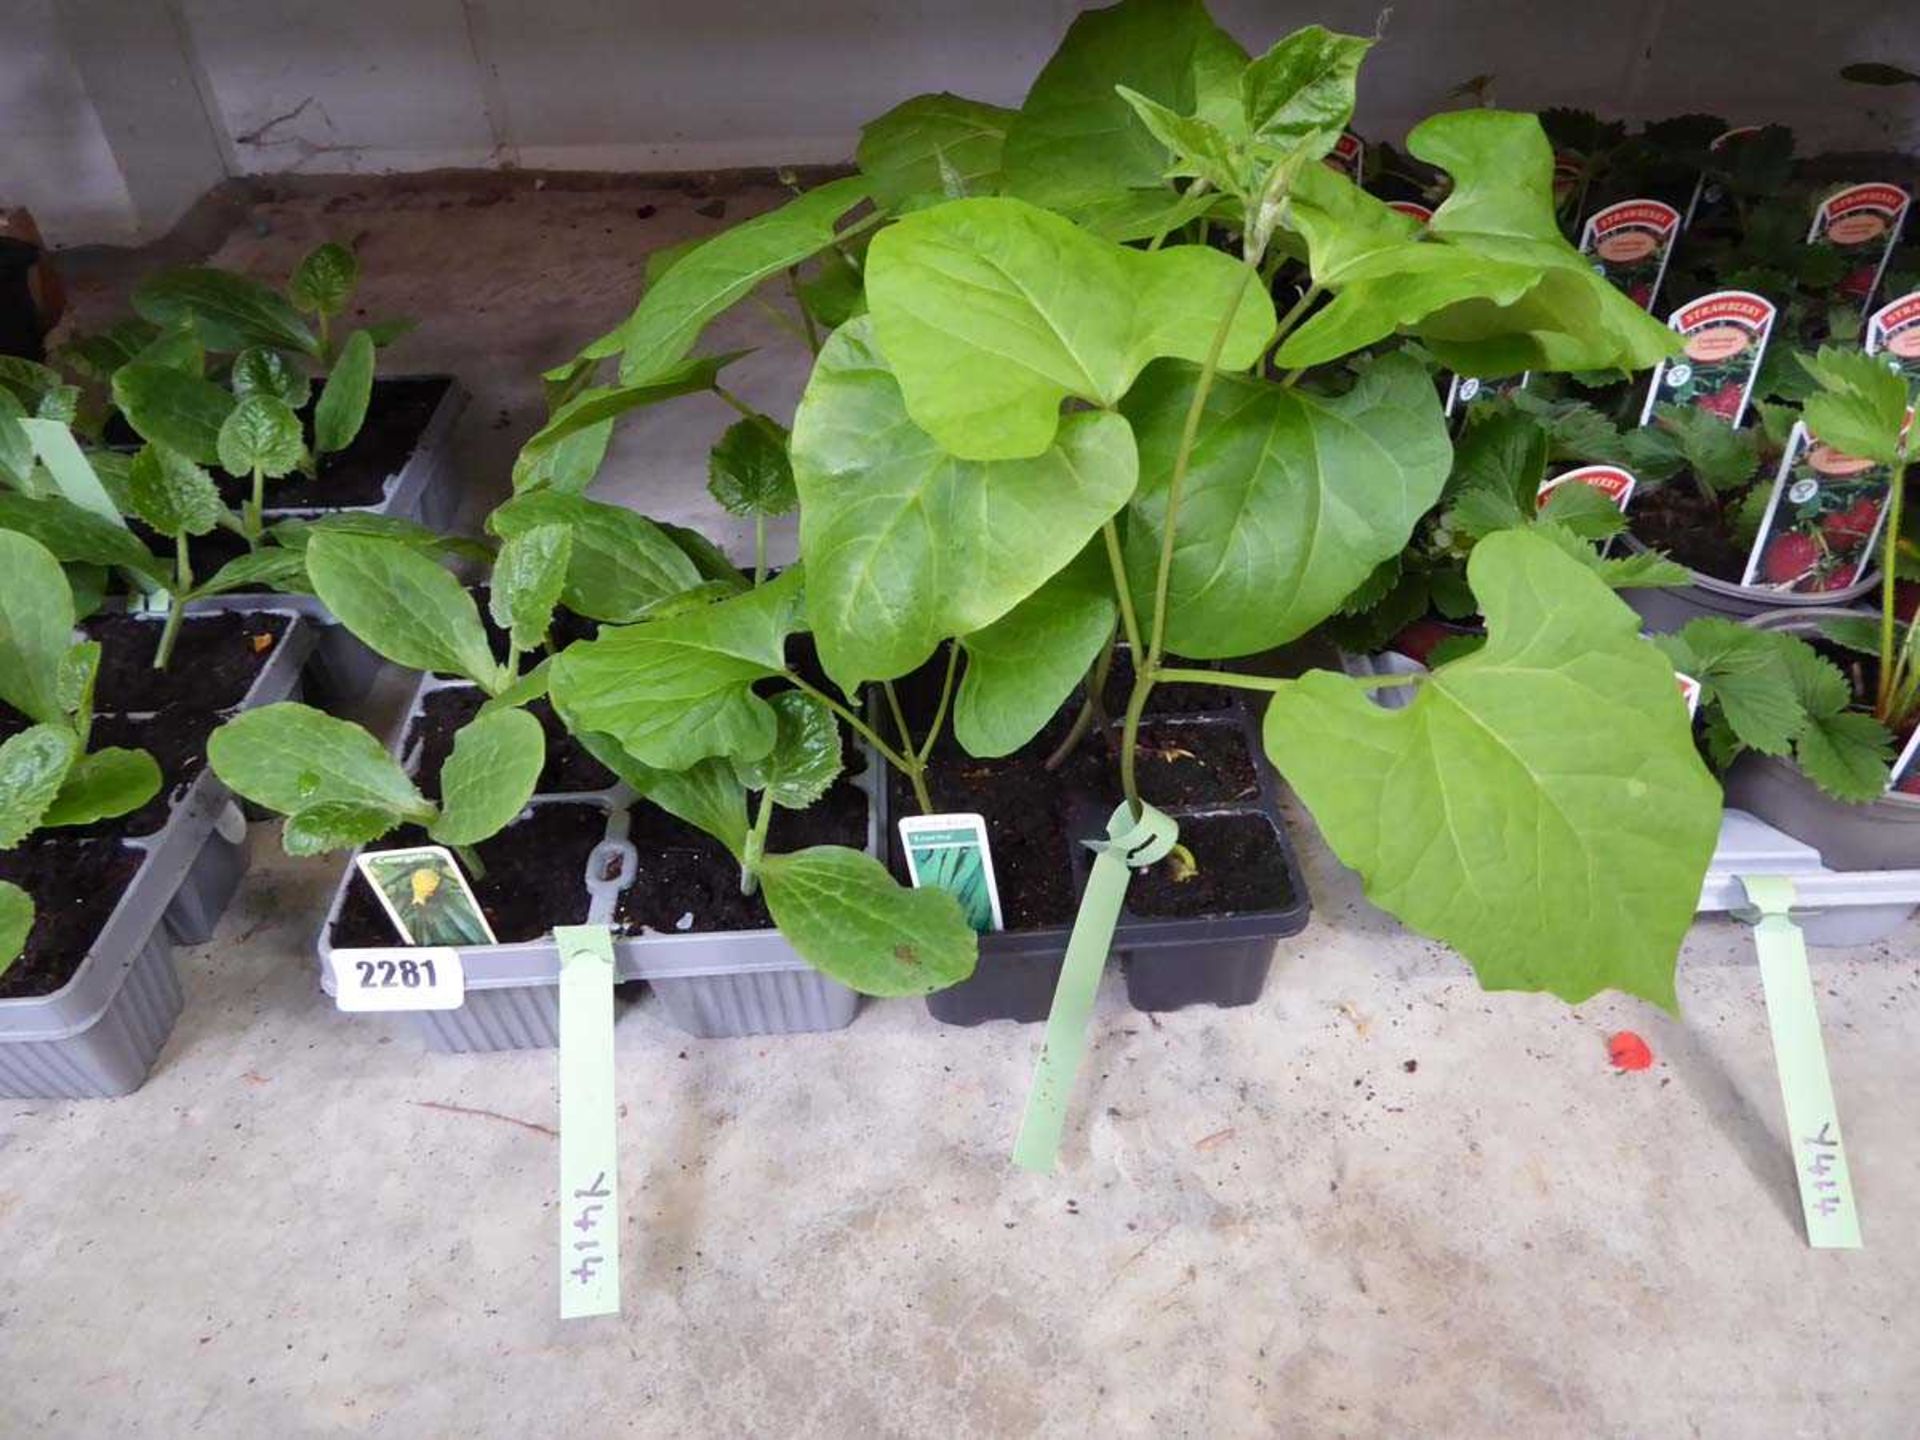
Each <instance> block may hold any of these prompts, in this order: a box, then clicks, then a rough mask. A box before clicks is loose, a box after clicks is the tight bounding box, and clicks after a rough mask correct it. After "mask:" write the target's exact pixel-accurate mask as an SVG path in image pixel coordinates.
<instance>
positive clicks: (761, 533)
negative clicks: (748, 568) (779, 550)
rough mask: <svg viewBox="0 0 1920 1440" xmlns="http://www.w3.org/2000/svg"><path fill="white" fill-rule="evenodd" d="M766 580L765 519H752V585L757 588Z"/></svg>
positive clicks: (757, 517)
mask: <svg viewBox="0 0 1920 1440" xmlns="http://www.w3.org/2000/svg"><path fill="white" fill-rule="evenodd" d="M766 578H767V517H766V516H764V515H755V516H754V517H753V583H754V584H755V585H756V586H757V585H759V584H760V582H761V581H763V580H765V579H766Z"/></svg>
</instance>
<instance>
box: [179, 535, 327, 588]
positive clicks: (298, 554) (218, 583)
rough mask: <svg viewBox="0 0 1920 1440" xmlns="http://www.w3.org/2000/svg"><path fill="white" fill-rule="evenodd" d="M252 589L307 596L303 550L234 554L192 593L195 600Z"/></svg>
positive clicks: (310, 585) (267, 547)
mask: <svg viewBox="0 0 1920 1440" xmlns="http://www.w3.org/2000/svg"><path fill="white" fill-rule="evenodd" d="M255 588H260V589H266V590H271V591H272V592H273V593H274V594H276V595H311V594H312V593H313V582H312V581H311V580H309V579H308V578H307V555H306V551H304V550H289V549H283V548H281V547H280V546H277V545H265V546H262V547H261V548H260V549H258V550H250V551H248V552H247V553H246V554H245V555H236V556H234V557H233V559H231V560H229V561H228V562H227V563H226V564H224V565H222V566H221V567H220V568H219V569H218V570H216V571H214V572H213V574H211V575H209V576H208V577H207V578H206V579H205V580H202V581H201V582H200V583H199V584H198V585H196V586H194V587H193V594H194V598H195V599H199V598H201V597H203V596H208V595H226V594H230V593H232V592H233V591H235V590H251V589H255Z"/></svg>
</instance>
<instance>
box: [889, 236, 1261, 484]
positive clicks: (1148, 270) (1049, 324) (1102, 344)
mask: <svg viewBox="0 0 1920 1440" xmlns="http://www.w3.org/2000/svg"><path fill="white" fill-rule="evenodd" d="M1249 274H1250V272H1249V271H1248V270H1247V268H1246V267H1245V266H1243V265H1240V264H1238V263H1236V262H1235V261H1233V260H1231V259H1229V258H1228V257H1227V256H1225V255H1222V254H1221V253H1220V252H1219V251H1217V250H1211V249H1208V248H1207V247H1205V246H1201V245H1175V246H1170V247H1168V248H1166V249H1163V250H1154V251H1147V250H1131V249H1128V248H1127V247H1125V246H1123V245H1115V244H1112V243H1110V242H1108V241H1105V240H1099V239H1096V238H1094V237H1093V236H1091V235H1088V234H1087V233H1085V232H1084V231H1082V230H1080V229H1078V228H1077V227H1075V226H1074V225H1073V224H1071V223H1070V222H1069V221H1066V220H1063V219H1061V218H1060V217H1059V216H1058V215H1054V214H1051V213H1049V212H1047V211H1045V210H1041V209H1039V208H1037V207H1035V206H1033V205H1029V204H1027V203H1026V202H1024V201H1021V200H1011V199H1005V198H994V199H983V200H957V201H954V202H953V203H952V204H948V205H940V206H937V207H935V208H934V209H932V210H922V211H919V212H918V213H916V214H913V215H909V216H907V217H906V218H905V219H904V220H901V221H900V222H899V223H898V224H895V225H892V226H889V227H888V228H887V229H885V230H882V231H881V232H880V233H879V234H878V235H876V236H875V237H874V240H873V244H872V246H871V247H870V248H869V251H868V263H867V301H868V304H869V305H870V306H871V307H872V312H873V313H872V321H873V334H874V339H875V340H876V342H877V343H878V345H879V347H880V349H881V351H883V352H884V353H885V355H886V357H887V361H888V363H889V364H890V365H891V367H892V369H893V373H894V375H895V377H896V378H897V379H898V380H899V382H900V390H901V393H902V394H903V395H904V396H905V398H906V407H907V412H908V414H910V415H911V416H912V417H913V419H914V423H915V424H917V425H919V426H920V428H921V429H923V430H925V431H926V432H927V433H928V434H929V435H931V436H932V437H933V438H934V439H935V440H936V441H937V442H938V443H939V444H940V445H941V446H942V447H943V448H945V449H947V450H949V451H951V452H952V453H953V454H955V455H957V456H960V457H962V458H963V459H969V460H1015V459H1023V458H1028V457H1032V456H1035V455H1039V454H1041V453H1042V452H1043V451H1045V450H1046V449H1047V447H1048V446H1050V445H1052V444H1053V441H1054V433H1055V431H1056V430H1057V429H1058V428H1059V426H1060V402H1061V401H1062V400H1063V399H1065V398H1066V397H1067V396H1069V395H1073V396H1078V397H1079V398H1080V399H1083V400H1087V401H1090V402H1092V403H1094V404H1096V405H1106V406H1111V405H1114V404H1116V403H1118V401H1119V400H1120V397H1121V396H1122V395H1124V394H1125V393H1126V392H1127V388H1128V387H1129V386H1130V385H1132V384H1133V380H1134V377H1135V376H1136V375H1138V374H1139V373H1140V370H1141V368H1142V367H1143V366H1144V365H1145V364H1146V363H1147V362H1148V361H1149V360H1152V359H1154V358H1155V357H1157V356H1163V355H1165V356H1174V357H1177V358H1179V359H1184V360H1195V361H1198V360H1202V359H1204V358H1205V357H1206V355H1207V353H1208V351H1209V350H1210V349H1211V348H1212V346H1213V341H1214V338H1215V335H1216V332H1217V331H1218V330H1219V328H1220V324H1221V317H1222V315H1223V314H1225V313H1226V312H1227V311H1228V310H1229V309H1231V310H1232V314H1233V319H1232V321H1231V324H1230V326H1229V328H1228V330H1227V334H1226V340H1225V344H1224V345H1223V346H1222V347H1221V349H1220V357H1219V358H1220V363H1221V364H1222V365H1223V366H1224V367H1225V368H1227V369H1229V370H1237V369H1244V368H1245V367H1247V366H1249V365H1251V364H1252V363H1253V362H1254V360H1255V359H1257V358H1258V357H1259V354H1260V351H1261V349H1262V347H1264V346H1265V344H1266V342H1267V338H1268V337H1269V336H1270V335H1271V334H1272V333H1273V326H1274V315H1273V303H1272V301H1271V300H1269V299H1268V297H1267V293H1266V289H1265V287H1264V286H1261V285H1257V284H1250V283H1248V280H1247V277H1248V275H1249Z"/></svg>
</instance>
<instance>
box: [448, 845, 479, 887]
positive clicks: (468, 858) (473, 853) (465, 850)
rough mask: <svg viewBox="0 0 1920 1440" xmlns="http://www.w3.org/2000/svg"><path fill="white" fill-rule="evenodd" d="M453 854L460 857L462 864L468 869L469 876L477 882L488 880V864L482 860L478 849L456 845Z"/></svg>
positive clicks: (471, 846)
mask: <svg viewBox="0 0 1920 1440" xmlns="http://www.w3.org/2000/svg"><path fill="white" fill-rule="evenodd" d="M453 853H454V854H456V855H458V856H459V857H460V863H461V864H462V865H465V866H466V867H467V874H468V875H469V876H470V877H471V878H473V879H475V880H484V879H486V878H487V866H486V862H485V861H484V860H482V859H481V858H480V851H479V849H478V847H476V846H473V845H456V846H454V847H453Z"/></svg>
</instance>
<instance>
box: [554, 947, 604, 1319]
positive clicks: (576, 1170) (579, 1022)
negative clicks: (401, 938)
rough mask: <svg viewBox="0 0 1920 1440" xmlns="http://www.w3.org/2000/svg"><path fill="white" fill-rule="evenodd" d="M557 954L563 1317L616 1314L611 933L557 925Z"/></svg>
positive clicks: (561, 1291)
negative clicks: (558, 973)
mask: <svg viewBox="0 0 1920 1440" xmlns="http://www.w3.org/2000/svg"><path fill="white" fill-rule="evenodd" d="M553 938H554V940H555V941H556V942H557V943H558V944H559V947H560V1318H561V1319H562V1320H574V1319H578V1318H580V1317H582V1316H586V1315H617V1314H619V1313H620V1155H619V1140H618V1137H617V1135H616V1133H615V1130H614V1113H615V1112H614V1094H613V932H612V931H610V930H608V929H607V927H606V926H604V925H556V926H555V927H554V931H553Z"/></svg>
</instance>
